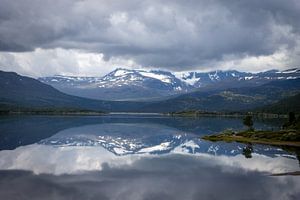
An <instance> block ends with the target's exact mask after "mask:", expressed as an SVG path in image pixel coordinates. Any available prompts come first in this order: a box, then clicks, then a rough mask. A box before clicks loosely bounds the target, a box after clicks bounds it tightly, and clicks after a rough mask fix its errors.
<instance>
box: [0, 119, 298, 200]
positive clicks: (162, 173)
mask: <svg viewBox="0 0 300 200" xmlns="http://www.w3.org/2000/svg"><path fill="white" fill-rule="evenodd" d="M275 124H278V123H275ZM226 128H232V129H236V130H237V129H241V128H243V127H242V123H241V119H237V118H199V119H187V118H169V117H163V116H119V115H114V116H100V117H99V116H98V117H55V116H53V117H47V116H27V117H20V118H19V117H9V118H1V119H0V130H1V132H0V139H1V140H0V148H1V151H0V197H1V199H17V198H18V194H22V199H221V198H222V199H298V198H299V196H300V194H299V191H300V190H299V189H300V184H299V183H300V180H299V178H298V177H291V176H285V177H272V176H269V175H270V174H272V173H284V172H292V171H299V164H298V161H297V158H299V150H298V149H282V148H279V147H273V146H268V145H252V144H240V143H224V142H208V141H204V140H202V139H201V137H200V136H202V135H205V134H211V133H215V132H219V131H222V130H224V129H226ZM256 128H264V129H272V128H273V129H274V128H277V127H276V126H274V124H272V122H269V121H260V122H256ZM295 152H296V153H295ZM297 152H298V153H297ZM297 156H298V157H297ZM249 158H251V159H249ZM24 170H25V171H24ZM12 185H13V187H11V186H12ZM228 191H230V192H228Z"/></svg>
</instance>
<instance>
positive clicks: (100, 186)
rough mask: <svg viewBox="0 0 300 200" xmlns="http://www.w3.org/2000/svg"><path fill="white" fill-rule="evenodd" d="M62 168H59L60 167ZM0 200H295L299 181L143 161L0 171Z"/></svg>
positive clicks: (200, 162)
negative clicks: (55, 170) (80, 169)
mask: <svg viewBox="0 0 300 200" xmlns="http://www.w3.org/2000/svg"><path fill="white" fill-rule="evenodd" d="M58 164H60V163H58ZM0 177H1V178H0V197H1V199H12V200H13V199H19V198H22V199H25V200H27V199H30V200H32V199H58V200H59V199H75V200H76V199H122V200H127V199H130V200H135V199H147V200H148V199H149V200H150V199H175V200H176V199H239V200H240V199H266V200H267V199H297V198H299V197H300V192H299V191H300V190H299V189H300V179H299V178H297V177H271V176H265V175H263V174H261V173H260V172H257V171H247V170H244V169H243V168H239V167H235V166H226V165H222V166H221V165H216V164H215V163H212V162H208V160H205V159H199V158H198V157H195V156H185V155H169V156H160V157H157V156H154V157H143V158H141V159H139V160H136V161H135V162H133V163H132V164H130V165H122V167H121V166H119V167H117V166H114V167H112V166H110V165H108V164H104V163H103V164H102V170H101V171H91V172H86V173H80V174H72V175H67V174H63V175H59V176H55V175H50V174H39V175H35V174H33V173H31V172H28V171H0Z"/></svg>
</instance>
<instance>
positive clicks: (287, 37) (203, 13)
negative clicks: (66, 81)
mask: <svg viewBox="0 0 300 200" xmlns="http://www.w3.org/2000/svg"><path fill="white" fill-rule="evenodd" d="M0 2H1V6H0V50H2V51H16V52H19V51H32V50H33V49H35V48H50V49H51V48H57V47H60V48H65V49H69V48H75V49H82V50H86V51H91V52H97V53H103V54H104V56H105V57H104V58H105V59H107V60H108V59H110V58H111V57H120V58H123V59H132V60H134V61H135V62H137V63H138V64H141V65H142V66H161V67H173V68H177V69H180V67H183V66H184V67H186V66H197V65H204V64H207V63H210V62H212V61H221V60H222V59H224V57H226V56H234V57H237V58H242V57H244V56H261V55H272V54H273V53H275V52H278V51H281V50H282V49H286V50H287V51H291V54H292V53H293V51H294V50H295V49H297V48H298V45H299V43H298V44H297V42H299V35H300V23H299V19H300V3H299V1H298V0H287V1H282V0H265V1H261V0H253V1H246V0H245V1H239V0H229V1H222V0H209V1H204V0H203V1H193V0H189V1H162V0H161V1H160V0H156V1H121V3H120V1H111V0H110V1H106V0H103V1H93V0H87V1H71V0H70V1H68V0H64V1H36V0H25V1H10V0H0Z"/></svg>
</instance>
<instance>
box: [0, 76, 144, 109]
mask: <svg viewBox="0 0 300 200" xmlns="http://www.w3.org/2000/svg"><path fill="white" fill-rule="evenodd" d="M0 85H1V89H0V109H1V110H20V109H21V110H22V109H23V110H24V109H27V110H28V109H29V110H30V109H31V110H32V109H33V110H36V109H60V110H61V109H68V110H72V109H81V110H94V111H111V110H116V111H128V110H127V109H131V107H132V105H134V106H135V107H138V106H137V105H136V103H134V102H109V101H100V100H92V99H86V98H81V97H76V96H71V95H67V94H64V93H62V92H60V91H58V90H57V89H54V88H53V87H52V86H49V85H47V84H44V83H41V82H40V81H38V80H36V79H33V78H29V77H26V76H20V75H18V74H17V73H14V72H3V71H0Z"/></svg>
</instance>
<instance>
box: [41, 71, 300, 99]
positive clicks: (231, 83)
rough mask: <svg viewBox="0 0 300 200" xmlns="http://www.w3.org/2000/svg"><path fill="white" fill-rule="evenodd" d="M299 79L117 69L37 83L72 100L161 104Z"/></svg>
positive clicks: (293, 74) (288, 74)
mask: <svg viewBox="0 0 300 200" xmlns="http://www.w3.org/2000/svg"><path fill="white" fill-rule="evenodd" d="M295 78H300V69H298V68H292V69H288V70H284V71H279V70H269V71H265V72H259V73H250V72H239V71H237V70H228V71H222V70H216V71H211V72H173V73H172V72H169V71H163V70H143V69H137V70H136V69H125V68H117V69H115V70H113V71H112V72H110V73H108V74H106V75H105V76H102V77H100V76H99V77H76V76H61V75H56V76H50V77H40V78H38V80H39V81H41V82H43V83H46V84H49V85H51V86H53V87H54V88H56V89H58V90H60V91H62V92H64V93H67V94H71V95H75V96H81V97H85V98H92V99H101V100H123V101H126V100H127V101H128V100H129V101H130V100H132V101H141V100H147V99H149V100H161V99H164V98H167V97H168V96H173V95H180V94H184V93H188V92H193V91H195V90H212V89H216V88H217V89H220V88H221V89H226V88H232V87H246V86H258V85H262V84H264V83H267V82H270V81H273V80H287V79H295Z"/></svg>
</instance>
